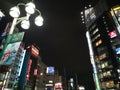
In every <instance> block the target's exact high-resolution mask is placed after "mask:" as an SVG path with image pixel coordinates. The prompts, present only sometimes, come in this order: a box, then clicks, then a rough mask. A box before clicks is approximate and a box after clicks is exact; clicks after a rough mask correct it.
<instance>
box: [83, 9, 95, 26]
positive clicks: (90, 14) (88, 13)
mask: <svg viewBox="0 0 120 90" xmlns="http://www.w3.org/2000/svg"><path fill="white" fill-rule="evenodd" d="M84 13H85V23H86V25H87V26H90V25H91V23H92V22H94V21H95V19H96V15H95V11H94V8H93V7H91V8H89V9H86V10H85V11H84Z"/></svg>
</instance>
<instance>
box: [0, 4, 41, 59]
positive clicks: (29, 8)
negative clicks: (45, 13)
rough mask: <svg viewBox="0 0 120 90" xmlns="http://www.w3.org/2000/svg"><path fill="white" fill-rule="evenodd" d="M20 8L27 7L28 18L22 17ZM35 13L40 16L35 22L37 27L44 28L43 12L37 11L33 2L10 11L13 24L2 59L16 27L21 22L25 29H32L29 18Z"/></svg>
mask: <svg viewBox="0 0 120 90" xmlns="http://www.w3.org/2000/svg"><path fill="white" fill-rule="evenodd" d="M20 6H25V11H26V16H23V17H20V10H19V9H20ZM35 12H37V13H38V16H37V17H36V18H35V20H34V22H35V24H36V25H37V26H42V25H43V18H42V16H41V12H40V11H39V10H38V9H36V7H35V4H34V3H33V2H29V3H27V4H24V3H18V4H17V6H14V7H12V8H11V9H10V11H9V14H10V16H12V17H13V22H12V24H11V27H10V30H9V33H8V36H7V38H6V41H5V43H4V47H3V49H2V52H1V53H0V59H1V57H2V55H3V53H4V50H5V48H6V47H7V44H8V42H9V36H10V35H11V34H13V31H14V29H15V27H16V25H17V24H18V23H20V22H21V27H22V28H23V29H29V27H30V22H29V18H30V16H31V15H32V14H34V13H35Z"/></svg>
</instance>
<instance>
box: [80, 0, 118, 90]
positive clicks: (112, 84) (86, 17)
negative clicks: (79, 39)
mask: <svg viewBox="0 0 120 90" xmlns="http://www.w3.org/2000/svg"><path fill="white" fill-rule="evenodd" d="M81 14H82V20H83V23H85V26H86V29H87V32H86V37H87V40H88V47H89V53H90V60H91V64H92V66H93V77H94V81H95V84H96V88H97V90H109V89H115V90H117V89H119V88H120V86H119V81H120V78H119V77H120V75H119V73H120V72H119V71H120V66H119V64H120V61H119V60H120V59H119V57H120V55H119V54H120V24H119V22H120V19H119V17H120V7H119V6H115V7H113V8H111V6H108V5H107V2H106V1H105V0H100V1H99V2H98V3H97V4H96V6H95V7H89V8H86V9H85V11H84V12H81Z"/></svg>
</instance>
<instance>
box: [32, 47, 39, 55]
mask: <svg viewBox="0 0 120 90" xmlns="http://www.w3.org/2000/svg"><path fill="white" fill-rule="evenodd" d="M31 52H32V54H33V55H34V56H36V57H38V56H39V50H38V49H37V48H36V47H35V46H33V45H32V47H31Z"/></svg>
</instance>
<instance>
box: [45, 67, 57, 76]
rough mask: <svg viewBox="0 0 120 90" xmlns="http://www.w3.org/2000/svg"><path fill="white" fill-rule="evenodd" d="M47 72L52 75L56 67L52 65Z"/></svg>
mask: <svg viewBox="0 0 120 90" xmlns="http://www.w3.org/2000/svg"><path fill="white" fill-rule="evenodd" d="M46 73H47V74H50V75H53V74H54V73H55V69H54V67H52V66H50V67H47V70H46Z"/></svg>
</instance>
